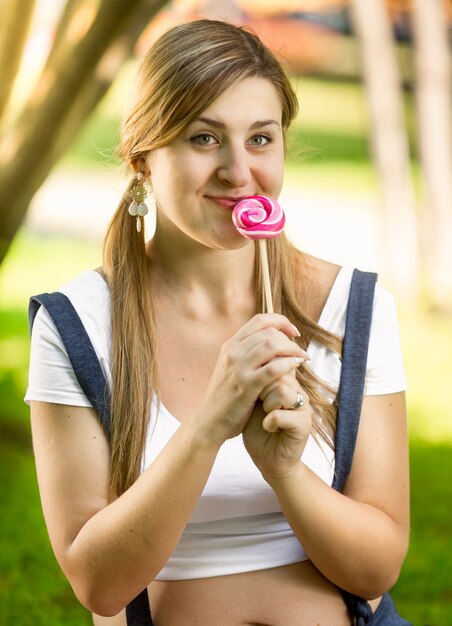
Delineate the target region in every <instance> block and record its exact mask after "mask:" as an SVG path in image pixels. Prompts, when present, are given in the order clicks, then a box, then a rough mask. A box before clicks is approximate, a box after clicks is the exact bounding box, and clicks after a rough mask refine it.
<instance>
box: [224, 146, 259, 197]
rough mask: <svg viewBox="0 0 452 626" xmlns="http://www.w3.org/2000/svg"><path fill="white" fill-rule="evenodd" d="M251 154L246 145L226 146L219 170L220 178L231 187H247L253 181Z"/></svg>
mask: <svg viewBox="0 0 452 626" xmlns="http://www.w3.org/2000/svg"><path fill="white" fill-rule="evenodd" d="M250 158H251V157H250V155H249V154H248V153H247V150H246V148H245V147H244V146H233V145H229V146H224V147H223V149H222V154H221V163H220V165H219V167H218V170H217V176H218V178H219V180H220V181H221V182H222V183H223V184H224V185H228V186H229V187H236V188H240V187H245V186H246V185H248V183H249V182H250V181H251V178H252V176H251V163H250Z"/></svg>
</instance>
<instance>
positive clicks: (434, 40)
mask: <svg viewBox="0 0 452 626" xmlns="http://www.w3.org/2000/svg"><path fill="white" fill-rule="evenodd" d="M412 17H413V32H414V39H415V66H416V100H417V111H418V115H417V120H418V135H419V149H420V158H421V164H422V171H423V175H424V182H425V190H426V205H427V207H426V208H427V210H426V213H425V215H424V222H423V223H424V226H425V228H424V229H423V231H424V233H425V239H424V241H423V244H424V258H425V265H426V267H425V278H426V292H427V293H426V295H427V299H428V304H429V306H431V307H432V308H434V309H436V310H439V311H442V312H447V313H449V314H451V313H452V278H451V270H452V77H451V70H452V67H451V66H452V63H451V52H450V50H449V46H448V33H447V19H446V7H445V4H444V2H443V0H414V2H413V15H412Z"/></svg>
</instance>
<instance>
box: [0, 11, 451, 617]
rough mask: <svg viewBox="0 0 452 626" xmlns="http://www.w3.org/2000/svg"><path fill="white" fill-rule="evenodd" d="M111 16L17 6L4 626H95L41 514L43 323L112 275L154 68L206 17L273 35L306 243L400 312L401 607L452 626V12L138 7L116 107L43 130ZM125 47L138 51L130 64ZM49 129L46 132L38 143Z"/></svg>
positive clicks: (10, 24)
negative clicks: (42, 313)
mask: <svg viewBox="0 0 452 626" xmlns="http://www.w3.org/2000/svg"><path fill="white" fill-rule="evenodd" d="M109 3H110V0H104V2H101V1H100V0H98V1H97V0H37V1H36V2H32V1H31V0H4V2H3V4H2V5H0V68H2V77H3V76H4V77H5V78H4V80H3V78H2V82H3V83H4V86H3V91H2V89H0V133H1V134H0V262H1V266H0V397H1V403H0V446H1V455H0V471H1V475H0V481H1V486H0V488H1V494H2V495H1V498H2V500H1V503H2V504H1V507H2V508H1V515H2V521H3V524H2V527H3V531H2V534H1V538H0V624H9V623H11V624H12V623H15V624H18V625H19V626H22V625H23V626H26V625H28V624H30V625H31V624H33V626H38V625H41V624H42V625H44V624H45V625H46V626H48V625H53V624H64V625H65V626H66V625H72V624H74V625H75V624H77V625H80V624H89V623H90V617H89V614H88V613H87V612H86V611H85V610H84V609H83V608H82V607H80V605H79V604H78V602H77V600H76V599H75V597H74V594H73V592H72V590H71V589H70V587H69V585H68V583H67V582H66V580H65V579H64V577H63V576H62V574H61V573H60V571H59V568H58V565H57V564H56V562H55V559H54V557H53V554H52V552H51V550H50V547H49V545H48V538H47V535H46V531H45V527H44V523H43V520H42V513H41V510H40V504H39V497H38V493H37V487H36V481H35V473H34V465H33V456H32V449H31V437H30V430H29V422H28V409H27V407H26V406H25V405H24V404H23V401H22V398H23V395H24V392H25V387H26V382H27V367H28V350H29V339H28V330H27V313H26V311H27V303H28V298H29V296H30V295H31V294H34V293H40V292H42V291H52V290H54V289H57V288H58V287H59V286H60V285H62V284H63V283H65V282H67V281H68V280H70V279H71V278H72V277H73V276H75V275H77V274H78V273H79V272H81V271H83V270H85V269H91V268H93V267H96V266H98V265H99V264H100V247H101V241H102V236H103V233H104V231H105V228H106V225H107V224H108V221H109V218H110V216H111V215H112V212H113V211H114V210H115V208H116V205H117V204H118V202H119V200H120V198H121V196H122V194H123V191H124V189H125V186H126V184H127V180H128V174H127V172H126V171H125V170H124V168H123V167H121V164H120V163H119V162H118V160H117V158H116V156H115V147H116V144H117V142H118V130H119V123H120V119H121V115H122V114H123V111H124V109H125V107H126V106H127V103H128V94H129V92H130V91H131V90H132V89H133V85H134V75H135V71H136V67H137V64H138V63H139V60H140V58H141V57H142V56H143V54H144V52H145V51H146V49H147V48H148V47H149V45H150V43H151V42H152V41H153V40H154V39H155V38H156V37H157V36H158V35H159V34H160V33H161V32H163V31H164V30H165V29H166V28H168V27H169V26H171V25H173V24H175V23H177V22H180V21H186V20H189V19H193V18H196V17H199V16H204V17H210V18H216V19H226V20H228V21H233V22H235V23H237V24H243V25H246V26H247V27H249V28H251V29H252V30H253V31H255V32H256V33H258V34H259V35H260V36H261V37H262V39H263V40H264V42H265V43H267V45H268V46H269V47H270V48H271V49H272V50H273V51H274V52H275V53H276V54H277V56H278V57H279V58H280V59H281V60H282V62H283V63H284V64H285V66H286V68H287V70H288V72H289V74H290V76H291V79H292V80H293V83H294V85H295V87H296V89H297V93H298V96H299V101H300V113H299V116H298V118H297V119H296V121H295V123H294V125H293V128H292V130H291V133H290V135H289V150H288V156H287V169H286V179H285V184H284V188H283V192H282V194H281V198H280V201H281V204H282V206H283V208H284V210H285V212H286V216H287V227H286V232H287V234H288V236H289V237H290V238H291V239H292V241H293V242H294V243H295V244H296V245H297V246H299V247H300V248H301V249H303V250H306V251H307V252H310V253H311V254H314V255H317V256H321V257H324V258H327V259H329V260H331V261H334V262H336V263H339V264H341V265H343V264H346V265H353V266H355V267H359V268H360V269H363V270H371V271H377V272H378V273H379V275H380V282H381V283H382V284H383V285H385V286H386V287H388V288H389V289H391V290H392V291H393V292H394V294H395V296H396V298H397V302H398V306H399V317H400V324H401V338H402V346H403V350H404V355H405V363H406V369H407V374H408V407H409V420H410V422H409V428H410V445H411V458H412V492H413V495H412V509H413V531H412V544H411V548H410V552H409V555H408V558H407V561H406V564H405V566H404V569H403V572H402V576H401V579H400V581H399V583H398V584H397V585H396V587H395V589H394V592H393V596H394V598H395V599H396V601H397V604H398V606H399V609H400V611H401V613H402V614H403V615H404V616H405V617H406V618H407V619H410V620H411V621H413V623H414V624H416V625H417V624H427V623H428V624H430V625H431V626H434V625H436V624H438V625H439V624H441V626H442V625H445V624H449V623H452V592H451V589H452V588H451V584H450V581H451V580H452V565H451V563H450V558H449V557H450V554H451V553H452V551H451V548H452V540H451V536H450V525H451V521H452V519H451V517H452V516H451V515H450V510H449V509H450V502H451V495H452V488H451V487H450V486H449V483H450V480H449V477H450V475H451V473H452V472H451V470H452V455H451V452H452V419H451V417H452V408H451V407H452V392H451V384H450V381H451V380H452V357H451V353H452V278H451V275H452V185H451V180H452V176H451V174H452V156H451V145H452V135H451V111H452V106H451V103H452V82H451V80H452V79H451V40H452V37H451V32H452V30H451V23H452V3H451V2H450V1H449V0H447V1H443V0H413V1H412V2H411V1H409V0H406V1H402V0H399V1H397V0H392V1H389V0H388V1H387V2H385V0H361V1H359V0H342V1H341V0H329V1H328V0H298V1H297V0H291V1H286V2H283V1H280V2H278V1H271V0H267V1H262V0H235V1H232V0H231V1H229V0H220V1H216V2H215V1H213V0H212V1H211V2H200V1H196V0H192V1H186V0H178V1H176V0H175V1H173V2H169V3H166V4H165V3H164V2H160V5H161V6H162V8H161V9H160V10H158V11H157V13H156V15H155V16H154V17H152V19H150V15H151V13H152V10H151V9H152V7H153V6H154V7H155V6H157V5H158V4H159V3H158V2H154V3H153V2H150V1H149V0H147V1H146V2H145V1H144V0H142V1H141V2H140V1H138V0H136V1H135V2H134V4H135V5H137V9H136V11H137V12H138V10H140V5H143V6H144V5H147V7H148V8H147V9H146V10H147V13H146V11H144V12H143V16H146V15H147V19H146V21H142V22H141V23H140V25H139V27H138V26H136V27H134V28H132V26H131V25H130V22H127V21H125V22H124V25H123V26H121V27H120V28H119V29H118V34H117V35H116V38H115V37H111V41H110V43H108V44H106V45H105V51H104V53H103V54H102V55H101V58H100V61H99V63H97V60H96V63H94V64H93V66H92V67H86V68H85V70H84V71H86V74H87V75H91V77H92V80H96V81H98V85H97V87H99V85H100V84H101V83H102V85H101V87H102V89H104V90H105V91H106V93H105V95H104V96H103V97H100V96H99V97H98V100H99V102H98V103H97V105H96V106H94V104H92V106H91V107H89V106H88V105H87V104H86V101H87V100H88V99H89V98H90V97H92V98H93V103H95V102H94V101H95V90H94V88H93V89H91V87H90V86H89V85H90V83H89V81H88V80H86V81H85V82H84V83H83V90H84V91H83V94H86V98H85V103H84V102H83V97H82V95H83V94H81V92H80V93H79V92H76V93H74V94H72V95H69V96H68V97H69V98H72V100H73V102H69V103H68V104H67V105H66V109H67V113H66V118H64V119H65V120H66V121H64V119H63V121H61V119H60V117H58V115H57V114H55V116H54V117H52V115H51V114H48V115H47V116H45V115H44V114H43V117H42V118H39V117H38V115H37V111H38V113H39V114H40V113H41V111H42V110H44V109H45V108H46V107H47V108H49V107H50V105H49V102H50V100H51V94H52V89H53V90H54V91H55V90H56V91H57V90H58V85H59V84H63V81H64V80H65V73H67V68H71V67H73V65H72V63H73V61H74V56H76V54H77V50H78V48H77V46H78V45H79V44H80V43H81V42H83V40H84V38H85V37H87V36H88V35H89V31H90V29H91V28H92V26H93V23H94V22H95V20H96V16H97V15H98V11H99V10H100V9H99V7H102V6H103V5H105V6H108V5H109ZM115 4H117V3H115ZM149 7H150V8H149ZM141 10H142V11H143V8H141ZM18 12H20V16H21V19H20V20H18V19H17V16H18ZM65 14H66V15H67V17H68V19H67V22H66V24H65V28H64V29H63V30H62V29H61V26H59V25H60V24H61V20H62V19H63V18H64V16H65ZM27 16H29V24H28V25H27V23H28V17H27ZM2 18H3V19H2ZM14 29H17V32H16V31H14ZM121 29H122V30H121ZM126 30H127V32H128V33H129V34H130V33H131V32H132V31H133V33H134V39H133V41H132V42H129V44H130V51H131V52H130V54H129V53H125V52H124V49H125V48H124V46H125V45H126V44H124V42H123V40H122V39H121V33H122V32H125V31H126ZM60 36H61V38H60ZM130 36H131V37H132V35H130ZM21 38H23V41H24V43H23V46H22V45H20V50H19V52H20V53H19V52H17V51H16V52H14V53H13V49H14V46H15V45H16V44H15V42H16V43H17V42H19V44H20V40H21ZM59 38H60V39H59ZM11 42H12V43H11ZM55 42H57V43H58V46H56V43H55ZM19 44H18V45H19ZM121 46H122V47H121ZM56 48H58V49H57V51H56V53H55V55H54V58H53V60H52V64H51V65H50V69H51V71H47V70H46V69H45V68H46V64H47V65H48V64H49V62H48V57H49V54H50V55H52V54H53V52H52V50H53V51H55V49H56ZM5 50H6V52H5ZM58 55H59V56H58ZM121 55H122V56H121ZM16 57H17V59H18V60H17V72H16V71H15V70H14V71H13V69H12V67H13V66H14V63H15V60H14V59H15V58H16ZM93 67H94V71H93ZM3 68H4V69H5V71H4V72H3ZM8 72H9V73H10V74H11V73H13V74H14V75H13V76H12V78H11V80H8ZM110 83H112V85H111V87H110V88H109V89H107V87H108V86H109V84H110ZM87 85H88V87H87ZM97 87H96V88H97ZM5 91H7V93H6V95H5V93H4V92H5ZM93 94H94V95H93ZM59 97H60V100H64V97H65V94H64V93H62V94H60V96H59ZM3 104H4V106H3ZM71 107H72V108H71ZM91 109H92V112H91ZM24 111H25V113H24ZM44 113H45V111H44ZM71 116H72V117H71ZM39 119H43V120H46V122H45V127H44V128H41V131H42V130H44V131H45V132H44V134H43V133H41V135H40V137H41V138H40V139H39V141H38V133H37V131H36V125H37V124H38V122H37V120H39ZM38 130H39V129H38ZM39 142H40V143H39ZM50 147H51V149H50ZM53 151H54V152H53Z"/></svg>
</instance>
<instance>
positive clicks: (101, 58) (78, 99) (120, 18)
mask: <svg viewBox="0 0 452 626" xmlns="http://www.w3.org/2000/svg"><path fill="white" fill-rule="evenodd" d="M165 3H166V2H165V0H127V2H124V0H66V3H65V5H64V8H63V10H62V12H61V16H60V21H59V24H58V27H57V29H56V32H55V37H54V40H53V46H52V48H51V50H50V53H49V55H48V58H47V61H46V63H45V65H44V68H43V70H42V72H41V74H40V77H39V80H38V81H37V83H36V86H35V88H34V90H33V91H32V93H31V95H30V96H29V98H28V100H27V101H26V103H25V105H24V107H23V109H22V110H21V111H20V113H19V114H18V115H16V116H15V118H14V120H13V121H12V122H11V123H10V124H6V127H5V129H4V131H3V132H2V135H1V137H0V263H1V261H2V260H3V259H4V257H5V255H6V252H7V250H8V248H9V245H10V244H11V241H12V240H13V238H14V235H15V234H16V232H17V230H18V229H19V227H20V225H21V223H22V221H23V219H24V217H25V214H26V212H27V209H28V206H29V204H30V201H31V199H32V197H33V195H34V194H35V192H36V191H37V190H38V189H39V187H40V186H41V184H42V183H43V182H44V180H45V179H46V177H47V175H48V174H49V172H50V170H51V169H52V167H53V166H54V165H55V163H56V161H57V160H58V158H59V157H60V156H61V155H62V154H63V152H64V151H65V150H66V148H67V147H68V146H69V144H70V143H71V141H72V140H73V139H74V138H75V137H76V135H77V134H78V133H79V131H80V128H81V125H82V124H83V122H84V121H85V120H86V118H87V117H88V115H89V114H90V113H91V112H92V111H93V109H94V108H95V106H96V105H97V103H98V102H99V101H100V99H101V98H102V96H103V95H104V94H105V93H106V92H107V90H108V88H109V87H110V85H111V83H112V81H113V79H114V78H115V76H116V74H117V73H118V71H119V69H120V68H121V66H122V65H123V64H124V62H125V61H126V60H127V59H128V58H129V57H130V56H131V54H132V51H133V47H134V44H135V43H136V41H137V39H138V37H139V36H140V35H141V33H142V31H143V30H144V29H145V28H146V27H147V26H148V24H149V21H150V20H151V19H152V18H153V17H154V15H155V14H156V13H157V12H158V11H159V9H160V8H161V7H162V6H163V5H164V4H165ZM33 6H34V0H5V2H3V3H2V4H1V5H0V24H2V25H3V26H4V27H5V25H6V26H7V28H4V29H3V30H4V33H3V35H2V37H0V73H1V75H2V81H1V82H2V83H5V84H2V85H1V88H2V91H0V123H1V122H2V117H3V119H4V117H5V112H6V103H7V101H8V98H9V95H10V93H11V88H12V85H13V83H14V78H15V74H16V73H17V69H18V65H19V63H18V60H20V58H21V57H22V53H23V49H24V44H25V35H26V32H27V28H28V24H29V21H30V16H31V13H32V10H33ZM82 14H83V15H82ZM81 17H82V18H83V19H82V20H81ZM80 23H83V24H84V25H85V28H82V29H80V27H79V28H77V29H76V28H74V25H77V24H78V25H79V26H80ZM3 77H6V80H5V79H4V78H3Z"/></svg>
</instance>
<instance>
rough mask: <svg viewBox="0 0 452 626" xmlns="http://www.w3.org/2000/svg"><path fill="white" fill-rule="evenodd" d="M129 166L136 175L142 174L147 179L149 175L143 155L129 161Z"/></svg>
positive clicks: (146, 160)
mask: <svg viewBox="0 0 452 626" xmlns="http://www.w3.org/2000/svg"><path fill="white" fill-rule="evenodd" d="M130 165H131V166H132V169H133V171H134V172H135V173H136V174H138V172H142V173H143V174H144V177H145V178H148V177H149V176H150V175H151V170H150V168H149V163H148V159H147V158H146V157H145V156H144V155H142V156H139V157H136V158H135V159H132V160H131V161H130Z"/></svg>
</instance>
